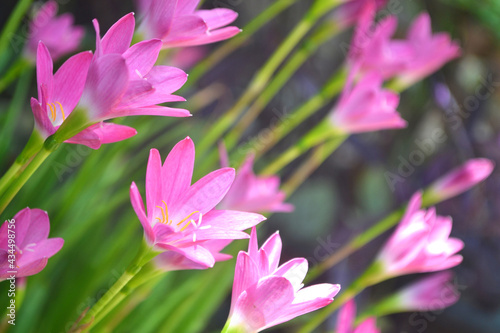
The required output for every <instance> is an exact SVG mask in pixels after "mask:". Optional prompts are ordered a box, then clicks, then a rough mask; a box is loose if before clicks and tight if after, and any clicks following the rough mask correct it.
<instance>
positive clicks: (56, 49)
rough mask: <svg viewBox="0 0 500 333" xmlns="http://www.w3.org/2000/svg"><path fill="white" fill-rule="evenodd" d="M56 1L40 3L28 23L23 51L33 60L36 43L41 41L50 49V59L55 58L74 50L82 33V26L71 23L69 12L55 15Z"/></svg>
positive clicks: (35, 52)
mask: <svg viewBox="0 0 500 333" xmlns="http://www.w3.org/2000/svg"><path fill="white" fill-rule="evenodd" d="M56 13H57V2H56V1H52V0H51V1H48V2H47V3H45V4H44V5H42V6H41V7H40V8H39V10H38V11H37V12H36V14H35V15H34V17H33V19H32V20H31V22H30V24H29V35H28V40H27V42H26V46H25V50H24V53H25V54H26V56H27V58H28V59H31V60H32V61H35V59H36V55H37V48H38V43H39V42H40V41H42V42H43V43H44V44H45V45H46V46H47V48H48V49H49V51H50V55H51V56H52V59H54V60H57V59H59V58H60V57H62V56H63V55H65V54H69V53H72V52H74V51H75V50H76V49H77V48H78V46H79V45H80V41H81V39H82V38H83V35H84V29H83V27H79V26H74V25H73V20H74V19H73V16H72V15H71V14H68V13H66V14H62V15H59V16H56Z"/></svg>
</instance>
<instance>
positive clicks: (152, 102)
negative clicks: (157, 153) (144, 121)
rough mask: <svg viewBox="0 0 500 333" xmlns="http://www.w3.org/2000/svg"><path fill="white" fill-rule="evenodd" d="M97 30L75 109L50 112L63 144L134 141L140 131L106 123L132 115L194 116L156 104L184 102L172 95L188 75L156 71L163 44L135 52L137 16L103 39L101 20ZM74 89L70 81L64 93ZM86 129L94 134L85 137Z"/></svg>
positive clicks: (147, 44) (125, 19) (160, 68)
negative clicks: (91, 54)
mask: <svg viewBox="0 0 500 333" xmlns="http://www.w3.org/2000/svg"><path fill="white" fill-rule="evenodd" d="M94 27H95V29H96V52H95V54H94V57H93V59H92V61H91V62H90V64H89V67H88V75H87V76H86V80H84V82H83V83H82V84H83V86H82V89H83V92H80V94H79V95H78V99H76V98H75V100H74V103H72V105H71V107H64V105H63V107H64V111H63V109H61V110H59V109H58V108H56V107H54V110H55V112H54V110H51V111H52V115H53V118H54V119H55V122H56V123H57V124H56V125H60V128H58V130H57V135H58V136H59V139H61V138H62V139H64V140H68V139H69V138H71V140H70V142H73V143H74V142H77V143H82V142H79V141H84V142H88V140H89V136H94V137H95V136H97V137H98V138H100V139H101V143H104V142H114V141H119V140H123V139H125V138H127V137H130V136H131V135H133V134H135V130H134V129H131V128H128V127H123V126H117V125H111V124H108V123H102V121H104V120H108V119H112V118H116V117H123V116H130V115H159V116H172V117H187V116H190V113H189V111H187V110H184V109H176V108H170V107H166V106H159V105H156V104H161V103H165V102H177V101H184V98H182V97H180V96H176V95H173V94H172V93H173V92H174V91H176V90H178V89H179V88H180V87H181V86H182V85H183V84H184V83H185V82H186V79H187V75H186V73H184V72H183V71H182V70H180V69H177V68H174V67H168V66H154V64H155V62H156V59H157V58H158V54H159V52H160V48H161V42H160V41H159V40H147V41H142V42H139V43H137V44H134V45H132V46H131V47H130V43H131V41H132V36H133V33H134V27H135V19H134V15H133V14H132V13H131V14H127V15H125V16H124V17H122V18H121V19H120V20H118V22H116V23H115V24H114V25H113V26H112V27H111V28H110V29H109V31H108V32H107V33H106V34H105V35H104V37H103V38H101V37H100V31H99V25H98V22H97V20H94ZM69 87H71V85H68V83H67V82H66V87H65V89H67V90H69V89H73V88H69ZM78 87H80V83H79V84H78ZM75 90H76V89H75ZM54 91H56V89H54ZM57 91H58V93H60V90H57ZM79 91H80V90H79ZM74 95H75V96H76V94H74ZM80 95H81V97H80ZM56 101H57V100H55V101H54V103H56ZM39 104H40V106H41V109H40V108H39V109H38V110H37V111H38V113H41V116H40V118H43V117H44V113H47V112H48V109H47V107H45V104H44V103H39ZM61 104H62V103H61ZM55 105H56V106H57V105H58V104H57V103H56V104H55ZM44 107H45V109H47V110H45V109H43V108H44ZM59 111H60V113H61V114H59ZM63 112H65V114H62V113H63ZM64 116H65V117H64ZM45 118H47V117H45ZM89 126H94V127H90V128H89ZM87 128H88V130H89V131H92V132H94V133H88V131H87V133H81V132H82V131H83V130H85V129H87ZM96 130H97V134H96ZM79 134H80V136H81V137H79V136H78V135H79ZM94 134H95V135H94ZM99 135H101V137H99ZM102 136H104V137H102ZM94 140H95V138H94ZM84 144H86V143H84ZM91 147H92V146H91ZM92 148H94V147H92Z"/></svg>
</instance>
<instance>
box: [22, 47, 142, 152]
mask: <svg viewBox="0 0 500 333" xmlns="http://www.w3.org/2000/svg"><path fill="white" fill-rule="evenodd" d="M91 60H92V53H91V52H81V53H78V54H76V55H74V56H72V57H71V58H69V59H68V60H67V61H66V62H64V64H62V66H61V67H60V68H59V69H58V70H57V72H56V73H55V74H53V63H52V59H51V57H50V54H49V50H48V49H47V47H46V46H45V45H44V44H43V43H42V42H40V43H39V45H38V52H37V61H36V63H37V66H36V68H37V87H38V99H36V98H32V99H31V109H32V111H33V115H34V116H35V129H36V130H37V131H38V133H39V134H40V136H41V137H42V139H45V138H47V137H48V136H50V135H52V134H54V133H55V132H56V131H57V129H58V128H59V127H60V126H61V124H62V123H63V121H65V120H66V118H67V117H68V116H69V115H70V114H71V112H72V111H73V110H74V109H75V106H76V105H77V104H78V101H79V100H80V97H81V95H82V92H83V87H84V85H85V81H86V79H87V72H88V68H89V66H90V62H91ZM135 134H136V131H135V129H133V128H130V127H127V126H123V125H117V124H111V123H103V122H100V123H97V124H95V125H92V126H91V127H89V128H87V129H85V130H83V131H81V132H80V133H79V134H77V135H75V136H73V137H72V138H70V139H68V140H66V142H69V143H79V144H84V145H86V146H89V147H91V148H94V149H97V148H99V147H100V146H101V144H103V143H111V142H116V141H121V140H124V139H127V138H129V137H131V136H133V135H135Z"/></svg>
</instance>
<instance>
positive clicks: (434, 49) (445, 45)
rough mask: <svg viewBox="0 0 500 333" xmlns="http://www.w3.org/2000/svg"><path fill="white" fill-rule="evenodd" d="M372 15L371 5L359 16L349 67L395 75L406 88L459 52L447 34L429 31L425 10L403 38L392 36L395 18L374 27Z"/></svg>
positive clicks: (383, 74) (364, 71)
mask: <svg viewBox="0 0 500 333" xmlns="http://www.w3.org/2000/svg"><path fill="white" fill-rule="evenodd" d="M373 17H374V6H372V11H371V12H370V10H369V8H368V10H366V11H364V12H363V14H362V15H361V18H360V22H359V25H358V27H357V29H356V33H355V36H354V39H353V42H352V45H351V49H350V54H349V58H350V61H351V65H352V67H354V68H359V69H360V70H361V72H362V73H366V72H371V71H375V72H377V73H379V74H380V75H381V76H382V77H383V78H384V79H388V78H393V77H395V78H396V80H397V81H398V83H399V84H400V85H402V87H406V86H409V85H411V84H413V83H414V82H416V81H418V80H420V79H422V78H424V77H425V76H427V75H429V74H431V73H433V72H434V71H436V70H437V69H439V68H440V67H441V66H443V65H444V64H445V63H447V62H448V61H450V60H452V59H454V58H456V57H458V56H459V55H460V48H459V46H458V45H457V44H456V43H454V42H453V41H451V39H450V36H449V35H448V34H446V33H437V34H432V31H431V22H430V18H429V15H428V14H427V13H423V14H421V15H420V16H419V17H418V18H417V19H416V20H415V21H414V22H413V23H412V25H411V27H410V29H409V32H408V35H407V38H406V39H403V40H393V39H392V36H393V34H394V32H395V30H396V27H397V18H396V17H394V16H390V17H387V18H385V19H383V20H381V21H380V22H379V23H378V24H377V26H376V27H375V28H373V27H372V26H373Z"/></svg>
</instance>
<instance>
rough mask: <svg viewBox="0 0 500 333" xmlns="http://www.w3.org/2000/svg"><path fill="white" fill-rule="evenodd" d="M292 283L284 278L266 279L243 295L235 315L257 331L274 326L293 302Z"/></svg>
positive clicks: (236, 307) (273, 277)
mask: <svg viewBox="0 0 500 333" xmlns="http://www.w3.org/2000/svg"><path fill="white" fill-rule="evenodd" d="M293 297H294V292H293V288H292V286H291V284H290V282H289V281H288V280H287V279H285V278H282V277H275V276H271V277H266V278H264V279H262V280H260V281H259V283H258V284H257V285H254V286H251V287H250V288H248V289H247V290H246V293H243V294H242V295H241V296H240V298H239V299H238V301H237V302H236V306H235V314H239V316H241V317H242V318H244V320H245V322H246V325H248V326H250V327H252V328H253V329H255V330H256V331H260V330H263V329H265V328H268V327H271V326H274V325H275V324H274V323H275V322H278V321H279V318H280V315H281V313H282V312H283V311H284V310H286V309H287V308H288V307H289V306H290V304H291V303H292V301H293Z"/></svg>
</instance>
